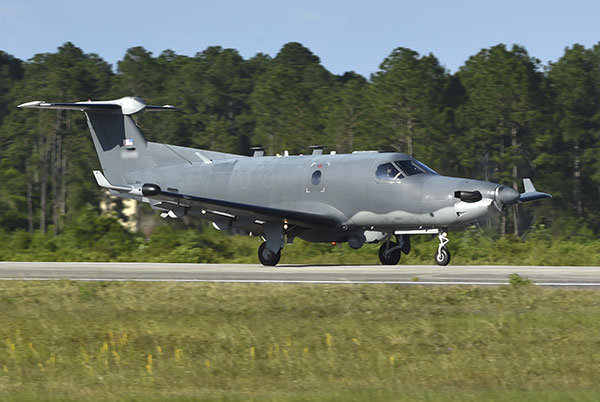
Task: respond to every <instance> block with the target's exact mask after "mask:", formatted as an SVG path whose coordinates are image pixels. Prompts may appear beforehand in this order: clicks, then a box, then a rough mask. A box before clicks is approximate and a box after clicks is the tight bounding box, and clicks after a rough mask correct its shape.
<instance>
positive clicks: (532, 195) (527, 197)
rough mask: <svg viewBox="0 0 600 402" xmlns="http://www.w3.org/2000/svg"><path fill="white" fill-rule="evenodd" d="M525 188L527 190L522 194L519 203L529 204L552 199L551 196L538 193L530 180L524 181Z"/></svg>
mask: <svg viewBox="0 0 600 402" xmlns="http://www.w3.org/2000/svg"><path fill="white" fill-rule="evenodd" d="M523 187H524V188H525V192H524V193H522V194H521V196H520V197H519V200H518V202H528V201H536V200H542V199H544V198H552V195H551V194H548V193H542V192H541V191H537V190H536V189H535V186H534V185H533V182H532V181H531V179H529V178H525V179H523Z"/></svg>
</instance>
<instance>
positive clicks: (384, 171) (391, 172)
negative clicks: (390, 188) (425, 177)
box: [375, 162, 404, 181]
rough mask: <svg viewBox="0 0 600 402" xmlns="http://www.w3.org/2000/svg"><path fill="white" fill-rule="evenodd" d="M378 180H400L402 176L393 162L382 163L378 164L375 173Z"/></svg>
mask: <svg viewBox="0 0 600 402" xmlns="http://www.w3.org/2000/svg"><path fill="white" fill-rule="evenodd" d="M375 175H376V176H377V178H378V179H379V180H387V181H392V180H400V179H402V178H403V177H404V175H403V174H402V173H400V171H399V170H398V169H397V168H396V166H394V164H393V163H391V162H389V163H384V164H383V165H379V167H378V168H377V172H376V174H375Z"/></svg>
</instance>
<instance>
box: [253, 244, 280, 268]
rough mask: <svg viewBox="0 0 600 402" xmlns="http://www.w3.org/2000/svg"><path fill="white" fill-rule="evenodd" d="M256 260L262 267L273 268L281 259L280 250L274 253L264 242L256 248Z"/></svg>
mask: <svg viewBox="0 0 600 402" xmlns="http://www.w3.org/2000/svg"><path fill="white" fill-rule="evenodd" d="M258 259H259V260H260V262H261V264H262V265H265V266H267V267H274V266H275V265H277V263H278V262H279V260H280V259H281V250H279V251H278V252H277V253H274V252H272V251H271V250H269V249H268V248H267V243H266V242H264V243H262V244H261V245H260V246H259V247H258Z"/></svg>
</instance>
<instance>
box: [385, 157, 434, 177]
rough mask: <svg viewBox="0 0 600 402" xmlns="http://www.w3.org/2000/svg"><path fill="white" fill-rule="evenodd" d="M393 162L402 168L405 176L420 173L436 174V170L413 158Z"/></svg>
mask: <svg viewBox="0 0 600 402" xmlns="http://www.w3.org/2000/svg"><path fill="white" fill-rule="evenodd" d="M395 163H396V164H397V165H398V166H399V167H400V169H402V171H403V172H404V173H406V175H407V176H412V175H415V174H420V173H431V174H437V172H436V171H435V170H433V169H431V168H430V167H429V166H427V165H425V164H424V163H421V162H419V161H417V160H414V159H408V160H404V161H396V162H395Z"/></svg>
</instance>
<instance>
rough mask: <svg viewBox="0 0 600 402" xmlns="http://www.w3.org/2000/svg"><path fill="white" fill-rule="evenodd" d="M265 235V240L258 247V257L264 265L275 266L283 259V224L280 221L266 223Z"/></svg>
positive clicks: (264, 226)
mask: <svg viewBox="0 0 600 402" xmlns="http://www.w3.org/2000/svg"><path fill="white" fill-rule="evenodd" d="M263 237H264V238H265V241H264V242H263V243H261V245H260V246H259V247H258V259H259V260H260V262H261V264H262V265H266V266H269V267H274V266H275V265H277V263H278V262H279V260H280V259H281V249H282V248H283V226H282V225H280V224H278V223H265V224H264V225H263Z"/></svg>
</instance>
